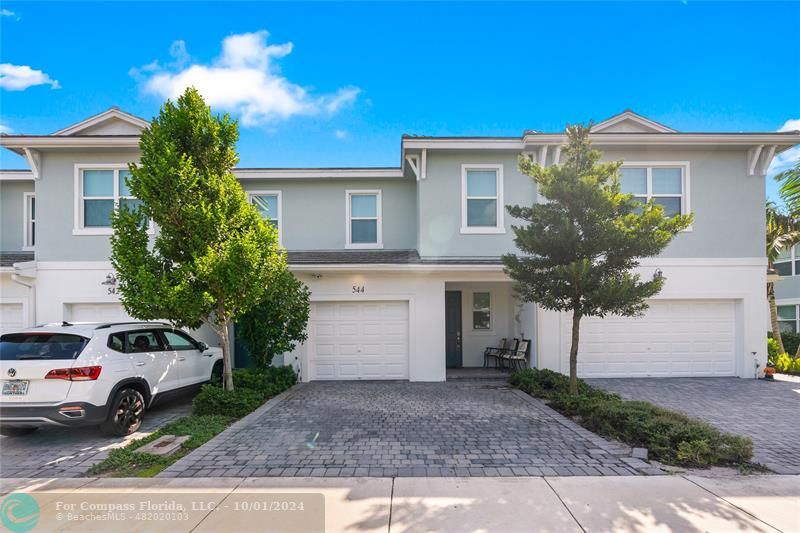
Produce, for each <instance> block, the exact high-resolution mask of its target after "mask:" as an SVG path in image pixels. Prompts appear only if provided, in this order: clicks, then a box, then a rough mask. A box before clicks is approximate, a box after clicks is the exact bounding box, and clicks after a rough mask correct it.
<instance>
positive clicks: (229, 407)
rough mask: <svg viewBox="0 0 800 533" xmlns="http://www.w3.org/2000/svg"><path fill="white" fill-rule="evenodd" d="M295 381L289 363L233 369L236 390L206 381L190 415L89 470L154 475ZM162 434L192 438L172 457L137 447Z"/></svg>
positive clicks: (123, 474) (113, 474)
mask: <svg viewBox="0 0 800 533" xmlns="http://www.w3.org/2000/svg"><path fill="white" fill-rule="evenodd" d="M296 382H297V377H296V376H295V374H294V372H293V371H292V370H291V368H288V367H283V368H270V369H264V370H255V369H246V370H234V390H233V391H231V392H227V391H223V390H222V388H221V387H220V386H219V384H212V385H204V386H203V388H202V390H201V392H200V393H199V394H198V395H197V396H195V398H194V401H193V402H192V414H191V415H190V416H187V417H183V418H179V419H178V420H175V421H174V422H170V423H169V424H166V425H164V426H163V427H161V428H160V429H159V430H158V431H155V432H154V433H152V434H150V435H148V436H146V437H144V438H141V439H137V440H135V441H133V442H130V443H129V444H127V445H126V446H124V447H122V448H117V449H114V450H112V451H111V453H110V454H109V455H108V457H107V458H106V459H104V460H103V461H101V462H99V463H97V464H96V465H94V466H93V467H92V468H91V469H90V470H89V474H90V475H95V476H96V475H102V476H111V477H153V476H155V475H156V474H158V473H159V472H161V471H162V470H164V469H165V468H166V467H168V466H169V465H171V464H172V463H174V462H176V461H178V460H179V459H181V458H182V457H184V456H185V455H187V454H188V453H190V452H191V451H192V450H194V449H195V448H197V447H199V446H201V445H203V444H205V443H206V442H208V441H209V440H211V439H212V438H214V437H215V436H216V435H218V434H219V433H222V432H223V431H224V430H225V428H227V427H228V426H229V425H230V424H232V423H233V422H234V421H236V420H237V419H239V418H241V417H243V416H245V415H247V414H248V413H250V412H252V411H254V410H255V409H257V408H258V407H259V406H260V405H261V404H262V403H263V402H265V401H266V400H268V399H269V398H271V397H273V396H275V395H277V394H279V393H281V392H283V391H285V390H286V389H288V388H289V387H291V386H292V385H294V384H295V383H296ZM163 435H175V436H182V435H189V437H190V438H189V439H188V440H187V441H186V442H184V443H183V444H181V448H180V449H179V450H178V451H177V452H175V453H174V454H172V455H170V456H169V457H161V456H158V455H153V454H149V453H141V452H138V451H136V450H137V449H139V448H140V447H142V446H144V445H145V444H147V443H149V442H152V441H154V440H156V439H157V438H159V437H161V436H163Z"/></svg>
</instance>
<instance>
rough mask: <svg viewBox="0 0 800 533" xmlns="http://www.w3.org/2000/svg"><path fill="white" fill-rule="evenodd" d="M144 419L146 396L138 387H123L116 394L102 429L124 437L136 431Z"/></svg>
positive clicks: (104, 431) (108, 433)
mask: <svg viewBox="0 0 800 533" xmlns="http://www.w3.org/2000/svg"><path fill="white" fill-rule="evenodd" d="M143 419H144V396H142V393H141V392H139V391H138V390H136V389H133V388H130V387H123V388H122V389H120V390H119V391H118V392H117V394H115V395H114V400H113V401H112V402H111V409H109V411H108V417H107V418H106V421H105V422H103V423H102V424H101V425H100V430H101V431H102V432H103V433H105V434H106V435H112V436H115V437H124V436H126V435H130V434H131V433H134V432H136V431H137V430H138V429H139V428H140V427H141V425H142V420H143Z"/></svg>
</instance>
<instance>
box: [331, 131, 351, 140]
mask: <svg viewBox="0 0 800 533" xmlns="http://www.w3.org/2000/svg"><path fill="white" fill-rule="evenodd" d="M333 136H334V137H336V138H337V139H347V138H348V137H349V136H350V134H349V133H347V132H346V131H345V130H334V132H333Z"/></svg>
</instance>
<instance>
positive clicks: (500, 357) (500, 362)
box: [494, 339, 519, 368]
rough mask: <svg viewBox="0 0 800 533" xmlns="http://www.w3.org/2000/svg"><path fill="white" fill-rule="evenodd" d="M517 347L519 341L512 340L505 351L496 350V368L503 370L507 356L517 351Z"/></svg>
mask: <svg viewBox="0 0 800 533" xmlns="http://www.w3.org/2000/svg"><path fill="white" fill-rule="evenodd" d="M518 347H519V339H514V340H512V341H511V342H509V343H508V344H507V345H506V348H505V350H498V352H497V355H495V356H494V357H495V359H497V368H503V366H504V362H505V361H507V360H508V355H509V354H510V353H512V352H515V351H517V348H518Z"/></svg>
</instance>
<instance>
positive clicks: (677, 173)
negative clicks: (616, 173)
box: [620, 161, 690, 217]
mask: <svg viewBox="0 0 800 533" xmlns="http://www.w3.org/2000/svg"><path fill="white" fill-rule="evenodd" d="M620 185H621V188H622V192H624V193H628V194H633V195H634V196H635V197H636V199H638V200H640V201H642V202H647V201H648V200H650V199H652V200H653V201H654V202H655V203H657V204H660V205H661V206H662V207H663V208H664V215H665V216H668V217H672V216H675V215H685V214H687V213H689V211H690V210H689V163H688V162H663V163H660V162H658V163H653V162H647V163H639V162H635V161H626V162H625V163H624V164H623V166H622V168H621V169H620Z"/></svg>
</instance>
